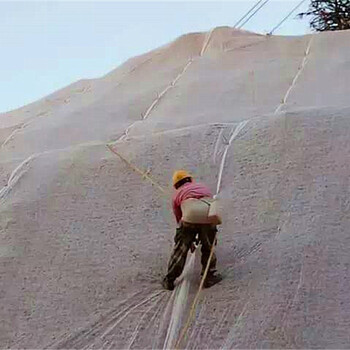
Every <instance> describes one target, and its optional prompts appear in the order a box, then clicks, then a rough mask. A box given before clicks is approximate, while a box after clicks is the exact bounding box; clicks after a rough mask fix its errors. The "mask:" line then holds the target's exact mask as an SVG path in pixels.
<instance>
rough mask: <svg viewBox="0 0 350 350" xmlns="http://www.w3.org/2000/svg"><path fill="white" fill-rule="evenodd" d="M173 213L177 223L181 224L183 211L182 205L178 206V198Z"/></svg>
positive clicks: (174, 201) (174, 202)
mask: <svg viewBox="0 0 350 350" xmlns="http://www.w3.org/2000/svg"><path fill="white" fill-rule="evenodd" d="M173 212H174V215H175V219H176V222H177V223H180V221H181V218H182V211H181V207H180V205H178V204H177V201H176V198H174V199H173Z"/></svg>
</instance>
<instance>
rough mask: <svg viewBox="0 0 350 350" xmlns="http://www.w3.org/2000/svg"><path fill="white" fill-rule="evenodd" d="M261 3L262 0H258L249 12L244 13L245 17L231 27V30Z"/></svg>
mask: <svg viewBox="0 0 350 350" xmlns="http://www.w3.org/2000/svg"><path fill="white" fill-rule="evenodd" d="M263 1H264V0H259V1H258V2H257V3H256V4H255V5H254V6H252V7H251V8H250V10H249V11H248V12H246V13H245V15H244V16H243V17H241V18H240V20H239V21H238V22H237V23H236V24H235V25H234V26H233V28H236V27H237V26H238V25H239V24H240V23H241V22H242V21H243V20H244V19H245V18H246V17H247V16H248V15H249V14H250V13H251V12H252V11H253V10H254V9H255V8H256V7H257V6H258V5H259V4H260V3H261V2H263Z"/></svg>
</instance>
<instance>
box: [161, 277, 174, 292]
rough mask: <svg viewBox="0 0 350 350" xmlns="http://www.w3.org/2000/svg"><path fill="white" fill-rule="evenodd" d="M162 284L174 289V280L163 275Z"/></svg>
mask: <svg viewBox="0 0 350 350" xmlns="http://www.w3.org/2000/svg"><path fill="white" fill-rule="evenodd" d="M162 286H163V287H164V288H165V289H167V290H174V288H175V286H174V281H170V280H169V279H168V278H167V277H164V279H163V281H162Z"/></svg>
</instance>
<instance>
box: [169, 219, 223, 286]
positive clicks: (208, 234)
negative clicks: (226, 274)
mask: <svg viewBox="0 0 350 350" xmlns="http://www.w3.org/2000/svg"><path fill="white" fill-rule="evenodd" d="M216 232H217V228H216V226H213V225H204V224H203V225H202V224H201V225H193V224H192V225H189V226H182V227H180V228H178V229H176V235H175V246H174V249H173V252H172V254H171V257H170V260H169V264H168V273H167V275H166V278H167V279H168V280H169V281H175V279H176V278H177V277H179V276H180V275H181V273H182V271H183V269H184V267H185V263H186V257H187V253H188V251H189V249H190V247H191V244H192V242H194V241H195V237H196V235H197V234H198V236H199V240H200V242H201V245H202V247H201V253H202V256H201V264H202V273H203V272H204V270H205V268H206V266H207V263H208V259H209V255H210V251H211V247H212V244H213V243H214V239H215V235H216ZM215 268H216V256H215V253H214V254H213V256H212V258H211V261H210V266H209V271H210V272H214V271H215Z"/></svg>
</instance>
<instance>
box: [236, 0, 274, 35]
mask: <svg viewBox="0 0 350 350" xmlns="http://www.w3.org/2000/svg"><path fill="white" fill-rule="evenodd" d="M269 1H270V0H265V1H264V2H263V3H262V4H261V5H260V6H259V7H258V8H257V9H256V10H255V11H254V12H253V13H252V14H251V15H250V16H249V17H248V18H247V19H246V20H245V21H244V22H243V23H242V24H241V25H240V26H239V27H238V29H240V28H242V27H243V26H244V25H245V24H246V23H247V22H248V21H249V20H250V19H251V18H252V17H254V16H255V14H256V13H257V12H258V11H260V9H261V8H263V7H264V6H265V5H266V4H267V3H268V2H269Z"/></svg>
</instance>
